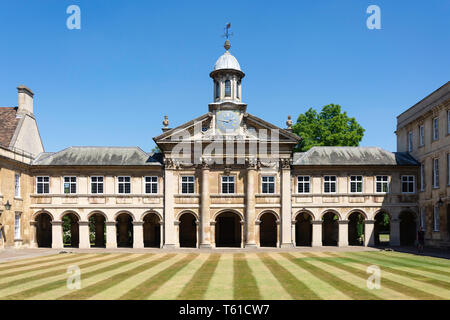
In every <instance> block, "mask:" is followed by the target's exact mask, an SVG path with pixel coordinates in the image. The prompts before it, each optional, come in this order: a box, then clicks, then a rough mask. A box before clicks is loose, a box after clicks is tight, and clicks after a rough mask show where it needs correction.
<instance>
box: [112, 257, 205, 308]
mask: <svg viewBox="0 0 450 320" xmlns="http://www.w3.org/2000/svg"><path fill="white" fill-rule="evenodd" d="M198 255H199V254H198V253H196V254H194V253H191V254H188V255H187V256H186V257H185V258H183V259H182V260H180V261H178V262H176V263H174V264H173V265H171V266H170V267H168V268H166V269H164V270H162V271H161V272H158V273H157V274H155V275H154V276H153V277H151V278H150V279H147V280H146V281H144V282H143V283H141V284H140V285H138V286H137V287H135V288H133V289H131V290H130V291H128V292H127V293H125V294H124V295H122V296H121V297H120V298H119V299H121V300H141V299H146V298H147V297H148V296H149V295H151V294H152V293H153V292H155V291H156V290H158V288H160V287H161V286H162V285H164V284H165V283H166V282H167V281H168V280H169V279H170V278H172V277H173V276H174V275H175V274H177V272H179V271H180V270H181V269H183V268H184V267H185V266H186V265H187V264H188V263H189V262H191V261H192V260H194V259H195V258H196V257H197V256H198Z"/></svg>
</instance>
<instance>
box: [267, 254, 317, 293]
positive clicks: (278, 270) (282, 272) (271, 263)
mask: <svg viewBox="0 0 450 320" xmlns="http://www.w3.org/2000/svg"><path fill="white" fill-rule="evenodd" d="M258 256H259V257H260V259H261V261H262V262H263V263H264V265H265V266H266V267H267V268H268V269H269V270H270V272H271V273H272V274H273V276H274V277H275V278H276V279H277V280H278V282H279V283H280V284H281V286H282V287H283V288H284V290H286V291H287V292H288V293H289V295H290V296H291V297H292V298H293V299H296V300H320V299H321V298H320V297H319V296H318V295H317V294H316V293H315V292H314V291H312V290H311V289H310V288H309V287H308V286H306V285H305V284H304V283H303V282H302V281H300V280H298V279H297V278H296V277H295V276H294V275H293V274H292V273H291V272H290V271H289V270H287V269H286V268H285V267H283V266H282V265H280V264H279V263H278V262H276V261H275V259H273V258H272V257H270V256H269V255H268V254H265V253H262V254H258Z"/></svg>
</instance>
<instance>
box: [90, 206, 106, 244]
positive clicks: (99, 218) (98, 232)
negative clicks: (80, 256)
mask: <svg viewBox="0 0 450 320" xmlns="http://www.w3.org/2000/svg"><path fill="white" fill-rule="evenodd" d="M105 221H106V218H105V216H104V215H102V214H101V213H94V214H93V215H91V216H90V218H89V243H90V244H91V247H96V248H104V247H105V245H106V243H105V240H106V223H105Z"/></svg>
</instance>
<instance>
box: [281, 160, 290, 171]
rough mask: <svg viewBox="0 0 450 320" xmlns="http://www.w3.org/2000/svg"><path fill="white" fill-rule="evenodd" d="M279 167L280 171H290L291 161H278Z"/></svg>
mask: <svg viewBox="0 0 450 320" xmlns="http://www.w3.org/2000/svg"><path fill="white" fill-rule="evenodd" d="M280 166H281V169H282V170H287V169H291V159H289V158H282V159H280Z"/></svg>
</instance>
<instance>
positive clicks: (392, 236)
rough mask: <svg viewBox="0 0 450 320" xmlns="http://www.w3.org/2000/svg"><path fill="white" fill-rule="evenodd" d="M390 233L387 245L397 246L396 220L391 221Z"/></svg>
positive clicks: (398, 235)
mask: <svg viewBox="0 0 450 320" xmlns="http://www.w3.org/2000/svg"><path fill="white" fill-rule="evenodd" d="M390 225H391V233H390V235H389V245H390V246H399V245H400V221H399V220H398V219H391V221H390Z"/></svg>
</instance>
